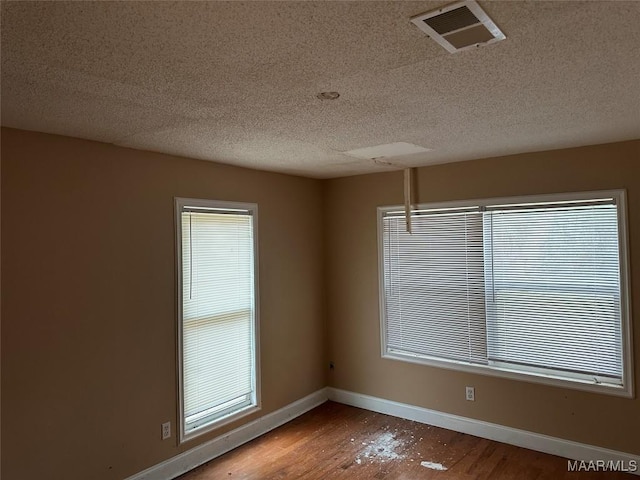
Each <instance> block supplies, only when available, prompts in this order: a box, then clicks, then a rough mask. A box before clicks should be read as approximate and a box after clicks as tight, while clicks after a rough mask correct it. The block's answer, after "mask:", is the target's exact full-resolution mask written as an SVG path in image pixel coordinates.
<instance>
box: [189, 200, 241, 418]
mask: <svg viewBox="0 0 640 480" xmlns="http://www.w3.org/2000/svg"><path fill="white" fill-rule="evenodd" d="M181 218H182V320H183V330H182V331H183V389H184V416H185V423H186V427H187V428H189V427H190V426H191V427H196V426H198V425H199V423H201V422H199V421H200V420H202V419H203V418H204V419H205V420H211V418H212V417H213V418H215V416H222V415H224V414H226V413H227V410H228V409H229V408H232V409H233V407H234V406H235V407H237V406H238V405H242V404H249V403H250V402H251V398H252V393H253V389H254V375H253V366H254V358H253V357H254V353H253V351H254V350H253V336H254V330H253V329H254V327H253V325H254V278H253V275H254V274H253V271H254V268H253V267H254V265H253V224H252V221H253V218H252V216H251V215H250V213H249V212H237V211H228V212H223V211H220V212H215V211H208V212H207V211H202V212H197V211H183V212H182V214H181Z"/></svg>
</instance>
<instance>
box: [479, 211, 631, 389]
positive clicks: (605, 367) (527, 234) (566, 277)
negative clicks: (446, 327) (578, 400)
mask: <svg viewBox="0 0 640 480" xmlns="http://www.w3.org/2000/svg"><path fill="white" fill-rule="evenodd" d="M602 203H603V202H594V201H591V202H587V203H585V204H584V205H581V204H580V203H579V202H573V203H572V204H563V205H547V206H543V205H537V206H530V207H529V208H526V207H523V208H519V207H517V206H514V207H511V208H507V209H500V210H495V211H489V212H487V213H486V214H485V215H486V229H485V232H487V233H490V237H488V238H487V240H489V241H487V242H486V245H485V255H486V256H487V257H488V258H489V257H490V256H491V257H492V262H488V264H487V268H486V273H487V339H488V340H487V342H488V356H489V359H490V360H492V361H499V362H507V363H513V364H517V365H525V366H530V367H534V368H544V369H551V370H552V371H553V370H556V371H562V372H566V373H572V372H575V373H578V374H585V375H589V376H592V378H591V379H592V380H593V376H595V377H600V376H602V377H608V378H610V379H613V381H614V383H618V382H615V380H618V381H619V383H621V381H622V380H621V379H622V352H621V335H622V334H621V318H620V315H621V313H620V312H621V310H620V280H619V279H620V268H619V263H620V259H619V254H618V222H617V211H616V206H615V205H614V204H613V200H610V201H608V202H606V204H602ZM550 373H553V372H550Z"/></svg>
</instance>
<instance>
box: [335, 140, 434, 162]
mask: <svg viewBox="0 0 640 480" xmlns="http://www.w3.org/2000/svg"><path fill="white" fill-rule="evenodd" d="M430 151H431V149H430V148H424V147H421V146H420V145H414V144H413V143H406V142H395V143H386V144H384V145H376V146H373V147H364V148H356V149H354V150H347V151H346V152H342V153H344V154H345V155H350V156H352V157H356V158H363V159H369V160H374V159H378V158H392V157H402V156H404V155H414V154H416V153H424V152H430Z"/></svg>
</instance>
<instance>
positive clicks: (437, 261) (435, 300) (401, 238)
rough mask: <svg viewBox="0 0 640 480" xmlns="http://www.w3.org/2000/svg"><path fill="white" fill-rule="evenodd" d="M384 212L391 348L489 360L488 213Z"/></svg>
mask: <svg viewBox="0 0 640 480" xmlns="http://www.w3.org/2000/svg"><path fill="white" fill-rule="evenodd" d="M475 210H476V211H471V212H460V211H455V212H442V211H438V212H420V214H416V215H414V216H412V233H411V234H409V233H407V232H406V224H405V217H404V215H393V214H390V213H389V214H387V215H386V216H385V217H383V261H384V290H385V308H386V312H385V314H386V315H385V316H386V325H385V328H386V332H385V333H386V339H387V351H388V352H399V353H407V354H410V355H417V356H428V357H438V358H446V359H452V360H458V361H466V362H474V363H485V362H486V345H485V330H484V325H485V305H484V279H483V274H484V271H483V249H482V216H481V214H480V213H479V212H478V211H477V210H478V209H475Z"/></svg>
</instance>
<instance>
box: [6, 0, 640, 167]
mask: <svg viewBox="0 0 640 480" xmlns="http://www.w3.org/2000/svg"><path fill="white" fill-rule="evenodd" d="M448 3H450V2H425V1H421V2H411V1H397V2H389V1H385V2H376V1H352V2H346V1H319V2H314V1H302V2H273V3H271V2H262V1H261V2H219V1H216V2H179V3H169V2H10V1H3V2H2V43H1V54H2V84H1V88H2V124H3V125H5V126H9V127H15V128H21V129H26V130H36V131H41V132H48V133H56V134H61V135H69V136H74V137H81V138H87V139H93V140H98V141H102V142H108V143H113V144H116V145H123V146H126V147H131V148H138V149H144V150H152V151H159V152H166V153H171V154H176V155H183V156H187V157H194V158H200V159H206V160H214V161H217V162H222V163H228V164H233V165H241V166H246V167H251V168H257V169H262V170H272V171H278V172H285V173H293V174H297V175H304V176H310V177H319V178H328V177H337V176H342V175H350V174H356V173H366V172H375V171H382V170H388V169H392V168H394V167H389V166H385V165H384V164H381V163H382V162H374V161H372V160H361V159H357V158H354V157H351V156H348V155H345V154H343V153H341V152H344V151H347V150H352V149H357V148H362V147H369V146H374V145H380V144H385V143H393V142H407V143H413V144H417V145H421V146H423V147H426V148H429V149H432V150H431V151H429V152H425V153H421V154H416V155H411V156H405V157H400V158H397V159H391V162H393V163H394V164H396V165H397V166H418V165H428V164H432V163H443V162H452V161H460V160H468V159H473V158H481V157H488V156H497V155H507V154H512V153H520V152H527V151H538V150H547V149H554V148H563V147H571V146H578V145H588V144H597V143H606V142H614V141H621V140H628V139H632V138H640V84H639V82H640V81H639V79H640V28H638V25H640V2H638V1H631V2H625V1H616V2H604V1H602V2H600V1H573V2H567V1H564V2H561V1H551V2H540V1H518V2H516V1H500V2H492V1H481V2H480V5H481V6H482V7H483V8H484V9H485V11H486V12H487V13H488V14H489V15H490V16H491V17H492V19H493V20H494V21H495V23H496V24H497V25H498V26H499V27H500V28H501V29H502V31H503V32H504V33H505V34H506V36H507V39H506V40H504V41H502V42H497V43H495V44H493V45H490V46H487V47H484V48H478V49H475V50H471V51H466V52H460V53H456V54H449V53H448V52H447V51H445V50H444V49H443V48H442V47H440V46H439V45H437V44H436V43H435V42H433V41H432V40H431V39H429V38H428V37H427V36H425V35H424V34H423V33H422V32H421V31H420V30H419V29H418V28H416V26H415V25H413V24H412V23H411V22H410V18H411V17H412V16H414V15H417V14H420V13H423V12H425V11H428V10H432V9H434V8H437V7H440V6H442V5H446V4H448ZM323 91H337V92H339V93H340V98H339V99H337V100H333V101H328V100H319V99H318V98H316V94H317V93H319V92H323Z"/></svg>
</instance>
